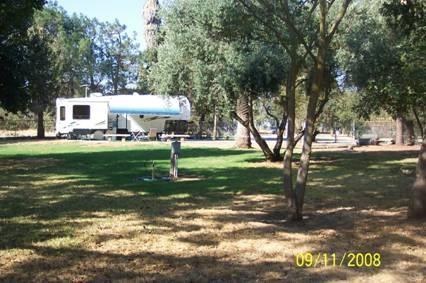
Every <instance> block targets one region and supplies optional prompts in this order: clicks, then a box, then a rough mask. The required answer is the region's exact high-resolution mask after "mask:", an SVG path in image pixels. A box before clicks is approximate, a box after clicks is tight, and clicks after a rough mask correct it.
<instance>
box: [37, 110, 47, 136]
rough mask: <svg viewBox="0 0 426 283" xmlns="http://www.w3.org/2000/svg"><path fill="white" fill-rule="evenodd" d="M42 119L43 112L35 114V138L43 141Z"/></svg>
mask: <svg viewBox="0 0 426 283" xmlns="http://www.w3.org/2000/svg"><path fill="white" fill-rule="evenodd" d="M43 117H44V115H43V111H39V112H37V138H39V139H43V138H44V137H45V135H44V121H43Z"/></svg>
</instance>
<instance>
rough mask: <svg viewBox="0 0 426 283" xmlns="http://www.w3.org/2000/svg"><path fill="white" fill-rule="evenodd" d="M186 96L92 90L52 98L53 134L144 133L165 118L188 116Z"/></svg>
mask: <svg viewBox="0 0 426 283" xmlns="http://www.w3.org/2000/svg"><path fill="white" fill-rule="evenodd" d="M190 112H191V107H190V104H189V101H188V99H187V98H186V97H182V96H179V97H167V96H160V95H139V94H137V93H134V94H133V95H110V96H103V95H102V94H101V93H92V94H90V96H89V97H81V98H58V99H56V113H57V115H56V135H57V136H67V137H68V138H77V137H80V136H82V135H86V136H88V135H92V136H91V137H92V138H103V135H104V134H106V133H109V134H117V133H148V131H149V130H150V129H155V130H156V131H157V132H158V133H161V132H163V131H164V126H165V122H166V121H167V120H185V121H188V120H189V118H190Z"/></svg>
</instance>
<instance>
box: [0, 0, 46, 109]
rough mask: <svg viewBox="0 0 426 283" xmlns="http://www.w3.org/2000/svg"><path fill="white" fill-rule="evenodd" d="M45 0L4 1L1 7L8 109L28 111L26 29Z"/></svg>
mask: <svg viewBox="0 0 426 283" xmlns="http://www.w3.org/2000/svg"><path fill="white" fill-rule="evenodd" d="M44 4H45V1H44V0H12V1H8V2H7V4H6V3H3V2H2V4H1V5H2V6H1V9H0V19H1V20H0V106H1V107H2V108H4V109H7V110H8V111H12V112H17V111H25V110H26V109H27V107H28V102H29V99H30V97H29V95H28V93H27V92H26V89H25V84H26V81H25V74H26V73H27V70H26V67H28V65H27V64H26V60H27V59H26V58H27V57H26V52H27V50H28V48H30V47H31V45H30V40H29V39H28V35H27V30H28V28H29V27H30V26H31V24H32V20H33V14H34V11H36V10H39V9H42V7H43V5H44Z"/></svg>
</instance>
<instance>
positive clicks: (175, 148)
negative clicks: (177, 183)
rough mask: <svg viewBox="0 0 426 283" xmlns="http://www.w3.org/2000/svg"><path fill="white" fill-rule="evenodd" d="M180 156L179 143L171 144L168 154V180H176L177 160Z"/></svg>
mask: <svg viewBox="0 0 426 283" xmlns="http://www.w3.org/2000/svg"><path fill="white" fill-rule="evenodd" d="M179 155H180V142H178V141H174V142H172V148H171V153H170V179H172V180H175V179H177V178H178V158H179Z"/></svg>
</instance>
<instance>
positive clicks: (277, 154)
mask: <svg viewBox="0 0 426 283" xmlns="http://www.w3.org/2000/svg"><path fill="white" fill-rule="evenodd" d="M284 108H286V107H283V117H282V120H281V124H280V125H279V127H278V129H277V141H276V142H275V146H274V149H273V154H274V159H275V160H276V161H282V157H281V148H282V146H283V142H284V132H285V127H286V124H287V115H286V113H287V112H288V111H287V109H284Z"/></svg>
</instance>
